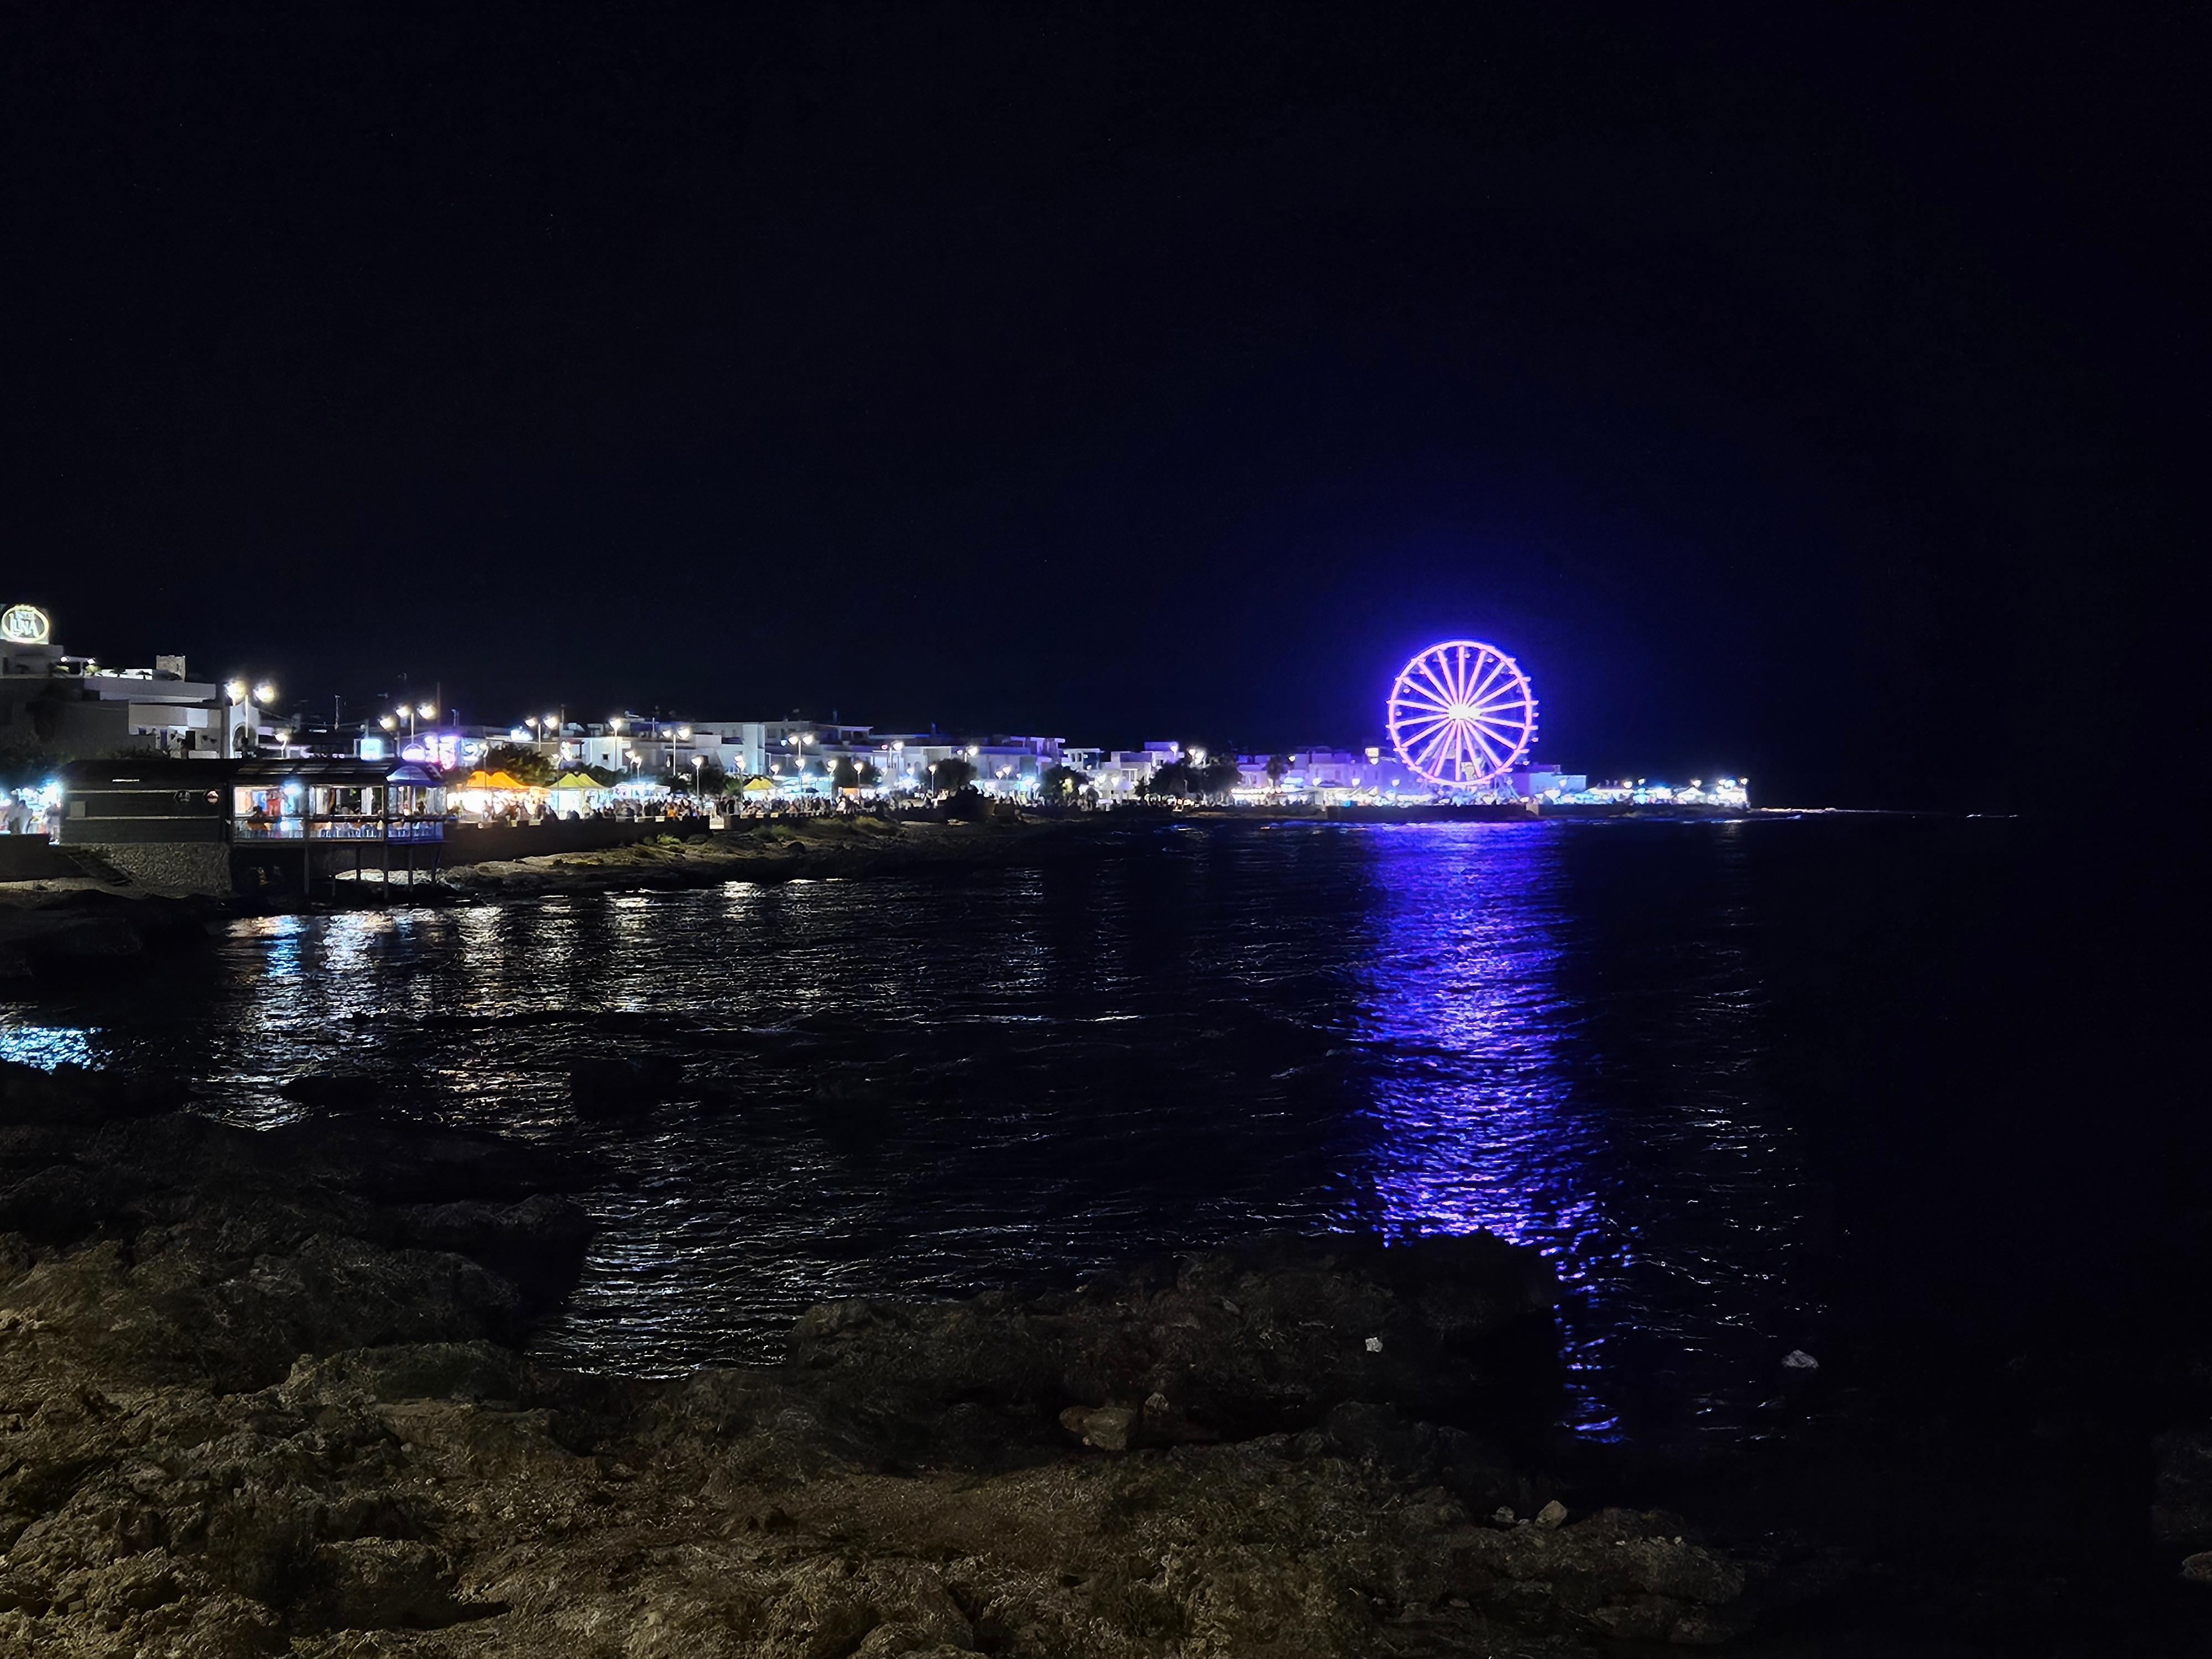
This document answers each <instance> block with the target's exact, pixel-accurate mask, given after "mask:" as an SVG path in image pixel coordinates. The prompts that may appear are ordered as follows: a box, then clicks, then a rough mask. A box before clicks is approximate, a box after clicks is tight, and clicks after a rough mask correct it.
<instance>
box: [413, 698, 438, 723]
mask: <svg viewBox="0 0 2212 1659" xmlns="http://www.w3.org/2000/svg"><path fill="white" fill-rule="evenodd" d="M415 712H416V714H420V715H421V716H422V718H423V719H424V720H435V719H437V718H438V705H437V704H436V703H435V702H420V703H416V705H415Z"/></svg>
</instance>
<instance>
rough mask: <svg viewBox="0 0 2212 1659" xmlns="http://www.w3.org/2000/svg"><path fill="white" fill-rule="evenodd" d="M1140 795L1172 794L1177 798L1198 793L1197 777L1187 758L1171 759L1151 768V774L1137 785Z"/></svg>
mask: <svg viewBox="0 0 2212 1659" xmlns="http://www.w3.org/2000/svg"><path fill="white" fill-rule="evenodd" d="M1137 793H1139V794H1140V795H1152V796H1159V795H1173V796H1175V797H1176V799H1178V800H1180V799H1182V798H1183V797H1184V796H1185V795H1194V794H1196V793H1198V784H1197V779H1196V777H1195V776H1194V774H1193V772H1192V770H1191V764H1190V763H1189V762H1188V761H1187V760H1171V761H1167V762H1164V763H1162V764H1160V765H1158V766H1156V767H1154V768H1153V769H1152V776H1150V777H1148V778H1146V780H1145V781H1143V782H1142V783H1140V784H1139V785H1138V786H1137Z"/></svg>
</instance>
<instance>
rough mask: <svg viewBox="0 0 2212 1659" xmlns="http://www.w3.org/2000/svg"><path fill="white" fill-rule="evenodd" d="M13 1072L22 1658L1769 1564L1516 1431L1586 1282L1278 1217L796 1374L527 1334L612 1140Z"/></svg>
mask: <svg viewBox="0 0 2212 1659" xmlns="http://www.w3.org/2000/svg"><path fill="white" fill-rule="evenodd" d="M163 1105H164V1102H163V1100H162V1099H161V1097H160V1091H132V1090H130V1089H125V1088H121V1087H118V1086H114V1085H108V1084H106V1083H104V1082H102V1081H101V1080H100V1079H95V1078H87V1077H84V1076H82V1075H69V1074H64V1075H61V1076H59V1077H58V1078H52V1079H50V1078H48V1077H47V1076H46V1075H45V1074H43V1073H33V1072H26V1071H23V1070H21V1069H20V1068H14V1067H8V1068H0V1547H4V1551H5V1553H4V1556H0V1653H6V1654H9V1655H13V1654H19V1653H22V1654H27V1653H37V1654H40V1655H57V1656H60V1655H70V1656H74V1655H93V1654H100V1655H108V1654H143V1655H149V1656H153V1655H177V1656H183V1655H191V1656H206V1659H215V1656H226V1659H227V1656H246V1655H258V1654H270V1653H289V1654H296V1655H306V1656H325V1655H327V1656H338V1655H366V1654H400V1653H404V1654H420V1655H447V1654H450V1655H494V1654H559V1655H562V1656H571V1659H586V1656H599V1655H605V1656H615V1655H624V1656H649V1655H669V1656H678V1655H681V1656H687V1659H688V1656H714V1655H746V1656H763V1659H767V1656H774V1659H781V1656H791V1659H800V1656H805V1659H831V1656H846V1655H852V1656H865V1659H887V1656H892V1655H900V1654H908V1655H928V1656H934V1659H951V1656H957V1655H962V1654H970V1653H985V1654H994V1655H1018V1656H1036V1659H1047V1656H1049V1659H1063V1656H1091V1655H1096V1656H1101V1659H1104V1656H1113V1659H1135V1656H1149V1655H1185V1656H1188V1655H1201V1654H1203V1655H1242V1654H1253V1655H1261V1654H1266V1655H1316V1656H1318V1655H1355V1654H1357V1655H1367V1654H1373V1655H1385V1654H1389V1655H1419V1654H1445V1653H1487V1654H1497V1655H1510V1654H1523V1653H1537V1652H1541V1653H1546V1654H1558V1653H1563V1652H1565V1653H1572V1652H1578V1651H1584V1650H1586V1649H1587V1648H1588V1644H1591V1643H1597V1642H1602V1641H1604V1640H1607V1639H1609V1638H1628V1639H1642V1640H1646V1641H1653V1642H1674V1643H1706V1642H1712V1641H1717V1640H1720V1639H1722V1638H1725V1637H1727V1636H1728V1635H1729V1633H1730V1632H1732V1631H1733V1630H1735V1628H1736V1627H1737V1626H1738V1625H1739V1624H1741V1622H1742V1620H1741V1613H1740V1608H1741V1601H1742V1597H1743V1595H1744V1591H1745V1587H1746V1572H1745V1570H1744V1568H1743V1567H1742V1566H1741V1565H1739V1564H1738V1563H1736V1562H1735V1561H1733V1560H1731V1559H1729V1558H1728V1557H1727V1556H1726V1555H1724V1554H1723V1553H1720V1552H1719V1551H1717V1550H1716V1549H1714V1548H1711V1547H1707V1546H1706V1545H1705V1543H1703V1542H1701V1541H1699V1537H1698V1536H1697V1534H1695V1532H1694V1531H1693V1530H1692V1528H1691V1527H1690V1526H1689V1525H1688V1523H1686V1522H1684V1521H1682V1520H1680V1519H1679V1518H1676V1517H1673V1516H1667V1515H1662V1514H1657V1513H1646V1512H1631V1511H1626V1510H1596V1511H1595V1512H1586V1511H1580V1510H1577V1511H1570V1510H1568V1509H1567V1508H1566V1507H1565V1505H1564V1504H1561V1503H1560V1502H1559V1500H1558V1498H1556V1497H1555V1496H1554V1495H1553V1492H1552V1491H1551V1490H1550V1488H1549V1487H1548V1486H1547V1485H1546V1483H1545V1482H1544V1481H1542V1480H1541V1479H1536V1478H1532V1477H1530V1476H1528V1475H1527V1474H1522V1473H1517V1472H1516V1471H1514V1470H1513V1469H1511V1468H1509V1467H1508V1466H1507V1464H1506V1462H1505V1461H1504V1459H1503V1457H1502V1456H1501V1455H1500V1454H1499V1453H1498V1451H1497V1450H1496V1449H1495V1448H1494V1447H1492V1445H1491V1444H1489V1443H1486V1439H1485V1437H1484V1435H1483V1432H1482V1430H1483V1427H1484V1425H1485V1422H1486V1420H1487V1419H1488V1417H1489V1415H1490V1414H1492V1413H1498V1414H1499V1420H1500V1421H1503V1420H1504V1416H1505V1415H1508V1414H1510V1410H1511V1407H1510V1399H1511V1397H1512V1395H1513V1391H1514V1389H1515V1387H1516V1379H1517V1378H1518V1377H1520V1376H1521V1375H1522V1373H1523V1372H1524V1371H1525V1370H1526V1368H1527V1366H1528V1364H1529V1359H1528V1356H1529V1355H1530V1354H1532V1353H1534V1354H1539V1355H1541V1353H1542V1352H1544V1350H1545V1349H1546V1348H1547V1327H1548V1318H1549V1309H1550V1304H1551V1302H1552V1298H1553V1284H1552V1280H1551V1276H1550V1273H1549V1272H1548V1270H1547V1268H1546V1267H1545V1266H1544V1265H1543V1263H1542V1262H1541V1261H1540V1260H1539V1259H1538V1258H1536V1257H1535V1256H1534V1255H1531V1254H1529V1253H1528V1252H1526V1251H1522V1250H1520V1249H1516V1248H1513V1247H1510V1246H1508V1245H1506V1244H1504V1243H1499V1242H1498V1241H1497V1240H1495V1239H1492V1238H1489V1237H1473V1238H1462V1239H1435V1240H1430V1241H1425V1242H1423V1243H1419V1244H1418V1245H1415V1246H1413V1247H1410V1248H1397V1249H1390V1250H1389V1251H1384V1250H1382V1249H1378V1248H1377V1247H1376V1245H1375V1244H1374V1243H1372V1242H1371V1241H1367V1240H1364V1239H1358V1238H1333V1239H1328V1240H1296V1239H1285V1238H1277V1239H1269V1240H1260V1241H1255V1242H1252V1243H1248V1244H1246V1245H1243V1246H1239V1247H1237V1248H1234V1249H1225V1250H1222V1251H1219V1252H1217V1253H1213V1254H1210V1255H1200V1256H1196V1257H1192V1258H1188V1259H1185V1260H1182V1261H1174V1262H1167V1263H1162V1264H1158V1265H1156V1266H1153V1267H1147V1268H1143V1269H1139V1270H1134V1271H1132V1272H1128V1273H1122V1274H1120V1275H1117V1276H1115V1277H1113V1278H1111V1279H1103V1280H1101V1281H1100V1282H1099V1283H1097V1285H1091V1286H1088V1287H1086V1288H1085V1289H1083V1290H1081V1291H1075V1292H1072V1293H1069V1294H1066V1295H1051V1296H1042V1297H1029V1298H1021V1297H1010V1296H1002V1295H994V1296H985V1297H979V1298H977V1299H975V1300H974V1301H970V1302H964V1303H945V1304H884V1303H840V1304H830V1305H828V1306H825V1307H821V1308H817V1309H816V1310H814V1311H813V1312H811V1313H810V1314H808V1315H807V1316H805V1318H804V1319H803V1320H801V1321H800V1322H799V1325H798V1327H797V1328H796V1329H795V1331H794V1332H793V1335H792V1340H791V1343H790V1352H789V1357H788V1359H787V1363H785V1364H782V1365H780V1366H769V1367H760V1368H752V1369H737V1370H718V1371H708V1372H702V1373H700V1374H698V1375H696V1376H690V1377H689V1378H686V1379H684V1380H682V1381H679V1382H673V1383H640V1382H629V1381H620V1380H616V1379H611V1378H605V1377H597V1376H584V1375H579V1374H574V1373H570V1372H565V1371H562V1370H555V1369H550V1368H548V1367H545V1366H543V1365H539V1364H532V1363H530V1362H529V1361H528V1360H526V1358H523V1357H522V1355H521V1354H520V1352H519V1347H520V1344H521V1342H522V1341H523V1340H524V1338H525V1336H526V1333H527V1331H528V1329H529V1327H530V1322H531V1321H532V1318H533V1316H536V1315H537V1314H538V1313H540V1312H542V1311H543V1310H545V1309H547V1308H548V1307H550V1306H552V1305H554V1304H556V1303H557V1301H558V1299H559V1298H560V1297H561V1296H562V1294H563V1293H564V1291H565V1290H566V1288H567V1287H568V1285H569V1284H571V1283H572V1282H573V1279H574V1275H575V1273H577V1271H578V1268H579V1265H580V1261H581V1260H582V1255H583V1251H584V1249H585V1245H586V1235H587V1231H588V1228H587V1225H586V1219H585V1217H584V1215H583V1212H581V1211H580V1209H579V1208H578V1207H577V1206H575V1205H574V1203H573V1202H571V1201H570V1200H568V1199H567V1198H565V1197H563V1196H562V1195H561V1193H562V1189H563V1188H573V1187H574V1184H575V1182H576V1181H577V1179H578V1172H577V1171H575V1170H570V1169H568V1168H565V1167H563V1166H562V1164H559V1163H558V1162H556V1161H555V1160H552V1159H550V1158H546V1157H544V1156H543V1155H540V1154H537V1153H533V1152H531V1151H529V1150H528V1149H526V1148H523V1147H520V1146H513V1145H510V1144H507V1143H503V1142H501V1141H498V1140H494V1139H488V1138H483V1137H477V1136H470V1135H461V1134H455V1133H444V1132H440V1131H435V1130H422V1129H409V1128H404V1127H394V1126H392V1125H388V1124H384V1123H380V1122H377V1121H370V1120H368V1119H364V1118H361V1117H355V1116H348V1115H323V1116H319V1117H313V1118H310V1119H307V1120H305V1121H300V1122H297V1123H295V1124H293V1125H290V1126H289V1127H283V1128H280V1129H276V1130H274V1131H270V1132H268V1133H252V1132H248V1131H245V1130H241V1129H237V1128H233V1127H227V1126H224V1125H221V1124H218V1123H215V1122H212V1121H207V1120H205V1119H202V1118H198V1117H196V1116H191V1115H184V1114H179V1113H175V1112H172V1111H167V1110H164V1109H161V1108H162V1107H163Z"/></svg>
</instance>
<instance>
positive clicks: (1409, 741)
mask: <svg viewBox="0 0 2212 1659" xmlns="http://www.w3.org/2000/svg"><path fill="white" fill-rule="evenodd" d="M1449 728H1451V721H1429V723H1425V726H1401V728H1398V738H1401V741H1402V744H1405V745H1407V748H1420V745H1425V744H1427V741H1429V738H1433V737H1436V734H1437V732H1444V730H1449Z"/></svg>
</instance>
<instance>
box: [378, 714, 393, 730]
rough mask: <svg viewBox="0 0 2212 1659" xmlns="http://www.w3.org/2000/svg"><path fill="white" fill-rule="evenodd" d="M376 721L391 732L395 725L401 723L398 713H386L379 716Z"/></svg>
mask: <svg viewBox="0 0 2212 1659" xmlns="http://www.w3.org/2000/svg"><path fill="white" fill-rule="evenodd" d="M376 723H377V724H378V725H379V726H382V727H383V728H384V729H385V730H386V731H387V732H389V731H390V730H392V727H393V726H397V725H398V724H399V717H398V715H396V714H386V715H383V716H381V717H380V718H379V720H377V722H376Z"/></svg>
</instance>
